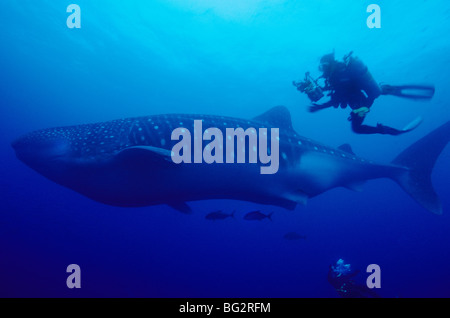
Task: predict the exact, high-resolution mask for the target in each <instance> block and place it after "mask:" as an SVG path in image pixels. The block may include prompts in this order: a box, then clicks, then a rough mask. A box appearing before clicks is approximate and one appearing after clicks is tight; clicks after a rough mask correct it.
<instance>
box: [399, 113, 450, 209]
mask: <svg viewBox="0 0 450 318" xmlns="http://www.w3.org/2000/svg"><path fill="white" fill-rule="evenodd" d="M449 141H450V121H449V122H447V123H445V124H443V125H442V126H440V127H439V128H437V129H435V130H433V131H432V132H430V133H429V134H428V135H426V136H425V137H423V138H422V139H420V140H418V141H416V142H415V143H414V144H412V145H411V146H409V147H408V148H407V149H405V150H404V151H403V152H402V153H400V154H399V155H398V156H397V157H396V158H395V159H394V160H393V161H392V162H391V163H392V164H393V165H395V166H399V167H402V168H403V169H399V170H397V171H398V173H395V174H394V175H393V176H392V178H393V179H394V180H395V181H397V183H398V184H399V185H400V186H401V187H402V188H403V190H405V191H406V192H407V193H408V194H409V195H410V196H411V197H412V198H413V199H414V200H416V201H417V202H418V203H419V204H420V205H422V206H423V207H424V208H425V209H427V210H429V211H431V212H433V213H435V214H442V205H441V201H440V199H439V197H438V195H437V194H436V192H435V190H434V188H433V184H432V182H431V174H432V172H433V167H434V164H435V162H436V160H437V159H438V157H439V155H440V154H441V152H442V150H443V149H444V148H445V146H446V145H447V143H448V142H449Z"/></svg>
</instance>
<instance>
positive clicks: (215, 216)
mask: <svg viewBox="0 0 450 318" xmlns="http://www.w3.org/2000/svg"><path fill="white" fill-rule="evenodd" d="M235 212H236V211H233V212H231V213H230V214H227V213H224V212H223V211H222V210H218V211H214V212H211V213H208V214H207V215H206V216H205V219H207V220H211V221H215V220H224V219H227V218H234V213H235Z"/></svg>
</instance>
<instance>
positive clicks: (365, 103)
mask: <svg viewBox="0 0 450 318" xmlns="http://www.w3.org/2000/svg"><path fill="white" fill-rule="evenodd" d="M352 54H353V51H352V52H350V53H349V54H347V55H345V56H344V58H343V62H340V61H337V60H336V59H335V55H334V52H333V53H331V54H326V55H324V56H323V57H322V58H321V59H320V65H319V70H320V71H321V72H322V73H323V74H322V75H321V76H320V77H319V78H317V79H314V78H313V77H311V75H310V73H309V72H307V73H306V74H305V78H304V79H303V81H301V82H295V81H293V82H292V84H293V85H294V86H295V87H296V88H297V90H299V91H300V92H302V93H306V94H307V95H308V97H309V99H310V100H311V102H312V106H310V107H309V111H310V112H316V111H318V110H321V109H325V108H328V107H334V108H337V107H339V106H340V107H341V108H346V107H347V106H350V108H351V109H352V112H351V113H350V117H349V118H348V120H349V121H351V125H352V130H353V131H354V132H355V133H358V134H388V135H400V134H403V133H406V132H409V131H411V130H413V129H415V128H416V127H417V126H419V125H420V123H421V122H422V118H421V117H418V118H416V119H415V120H413V121H412V122H410V123H409V124H408V125H406V126H405V127H404V128H403V129H395V128H392V127H389V126H385V125H382V124H377V126H376V127H373V126H368V125H363V121H364V119H365V117H366V115H367V113H368V112H369V111H370V107H371V106H372V104H373V102H374V101H375V99H376V98H378V97H379V96H380V95H393V96H398V97H402V98H409V99H414V100H430V99H431V98H432V97H433V95H434V91H435V89H434V86H431V85H402V86H392V85H386V84H382V85H378V84H377V83H376V82H375V80H374V78H373V77H372V75H371V74H370V72H369V70H368V68H367V66H366V65H365V64H364V63H363V62H362V61H361V60H360V59H359V58H357V57H353V56H352ZM322 78H323V79H324V80H325V85H324V86H321V85H320V84H319V80H320V79H322ZM327 91H328V92H329V93H328V94H327V96H329V97H330V100H329V101H327V102H325V103H323V104H317V103H316V102H317V101H319V100H320V99H322V97H324V92H327Z"/></svg>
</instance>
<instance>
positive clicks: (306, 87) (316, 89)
mask: <svg viewBox="0 0 450 318" xmlns="http://www.w3.org/2000/svg"><path fill="white" fill-rule="evenodd" d="M292 84H293V85H294V86H295V87H297V90H299V91H300V92H302V93H306V95H308V98H309V99H310V100H311V101H312V102H317V101H318V100H319V99H321V98H322V97H323V90H322V87H320V85H319V84H318V83H317V80H315V79H313V78H312V77H311V75H310V74H309V72H306V73H305V78H304V80H303V81H302V82H295V81H293V82H292Z"/></svg>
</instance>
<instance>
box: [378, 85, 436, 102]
mask: <svg viewBox="0 0 450 318" xmlns="http://www.w3.org/2000/svg"><path fill="white" fill-rule="evenodd" d="M380 88H381V95H392V96H398V97H403V98H409V99H421V100H424V99H431V98H433V96H434V91H435V89H434V86H432V85H399V86H394V85H380Z"/></svg>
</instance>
